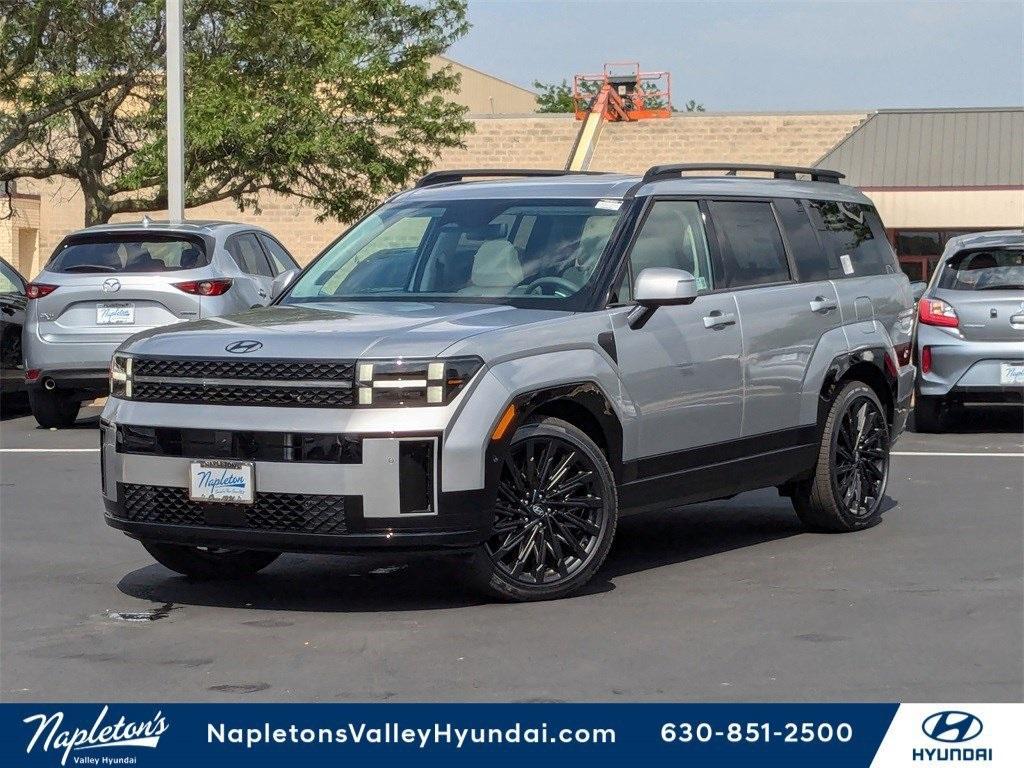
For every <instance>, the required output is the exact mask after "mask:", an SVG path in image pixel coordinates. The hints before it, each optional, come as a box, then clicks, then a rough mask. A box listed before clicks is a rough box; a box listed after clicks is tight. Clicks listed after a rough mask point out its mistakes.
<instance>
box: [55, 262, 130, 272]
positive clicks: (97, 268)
mask: <svg viewBox="0 0 1024 768" xmlns="http://www.w3.org/2000/svg"><path fill="white" fill-rule="evenodd" d="M118 269H119V267H111V266H109V265H107V264H72V265H71V266H70V267H65V268H64V270H63V271H64V272H117V271H118Z"/></svg>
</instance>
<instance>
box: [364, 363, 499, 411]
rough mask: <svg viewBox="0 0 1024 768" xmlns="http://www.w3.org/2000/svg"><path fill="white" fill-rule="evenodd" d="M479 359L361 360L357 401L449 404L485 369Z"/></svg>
mask: <svg viewBox="0 0 1024 768" xmlns="http://www.w3.org/2000/svg"><path fill="white" fill-rule="evenodd" d="M483 364H484V363H483V361H482V360H481V359H480V358H478V357H460V358H452V359H449V360H361V361H359V362H358V363H357V364H356V388H357V391H358V398H357V402H358V403H359V405H361V406H375V407H378V408H408V407H414V406H423V405H448V403H450V402H451V401H452V400H453V399H454V398H455V396H456V395H457V394H458V393H459V392H460V391H462V388H463V387H465V386H466V384H468V383H469V380H470V379H472V378H473V375H474V374H475V373H476V372H477V371H479V370H480V368H481V367H482V366H483Z"/></svg>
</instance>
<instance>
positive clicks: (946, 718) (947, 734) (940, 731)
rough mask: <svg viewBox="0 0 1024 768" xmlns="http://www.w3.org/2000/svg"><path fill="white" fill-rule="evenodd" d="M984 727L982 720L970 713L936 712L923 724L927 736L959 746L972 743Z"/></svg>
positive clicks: (922, 728)
mask: <svg viewBox="0 0 1024 768" xmlns="http://www.w3.org/2000/svg"><path fill="white" fill-rule="evenodd" d="M983 728H984V726H983V725H982V724H981V720H979V719H978V718H977V717H975V716H974V715H972V714H971V713H970V712H958V711H956V710H953V711H950V712H936V713H935V714H934V715H931V716H929V717H926V718H925V720H924V722H923V723H921V730H923V731H924V733H925V736H928V737H929V738H931V739H935V740H936V741H944V742H947V743H954V744H959V743H960V742H963V741H970V740H971V739H973V738H975V737H976V736H978V735H979V734H981V732H982V730H983Z"/></svg>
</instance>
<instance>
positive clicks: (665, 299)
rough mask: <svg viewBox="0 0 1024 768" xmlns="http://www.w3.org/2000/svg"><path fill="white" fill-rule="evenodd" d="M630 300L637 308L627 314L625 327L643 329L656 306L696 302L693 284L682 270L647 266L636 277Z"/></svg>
mask: <svg viewBox="0 0 1024 768" xmlns="http://www.w3.org/2000/svg"><path fill="white" fill-rule="evenodd" d="M633 299H634V301H636V303H637V306H636V308H635V309H634V310H633V311H632V312H630V313H629V320H628V322H629V327H630V328H633V329H639V328H643V327H644V325H646V324H647V321H648V320H650V319H651V316H652V315H653V314H654V312H655V310H657V309H658V307H665V306H671V305H673V304H692V303H693V302H694V301H695V300H696V299H697V281H696V279H695V278H694V277H693V275H691V274H690V273H689V272H687V271H686V270H683V269H671V268H669V267H648V268H647V269H645V270H643V271H642V272H641V273H640V274H639V275H638V276H637V278H636V285H635V286H634V288H633Z"/></svg>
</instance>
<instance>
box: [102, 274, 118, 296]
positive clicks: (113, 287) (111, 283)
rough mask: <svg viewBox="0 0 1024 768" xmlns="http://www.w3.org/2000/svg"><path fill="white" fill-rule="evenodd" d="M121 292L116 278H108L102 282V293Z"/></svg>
mask: <svg viewBox="0 0 1024 768" xmlns="http://www.w3.org/2000/svg"><path fill="white" fill-rule="evenodd" d="M120 290H121V281H120V280H118V279H117V278H116V277H108V278H107V279H106V280H104V281H103V292H104V293H116V292H117V291H120Z"/></svg>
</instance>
